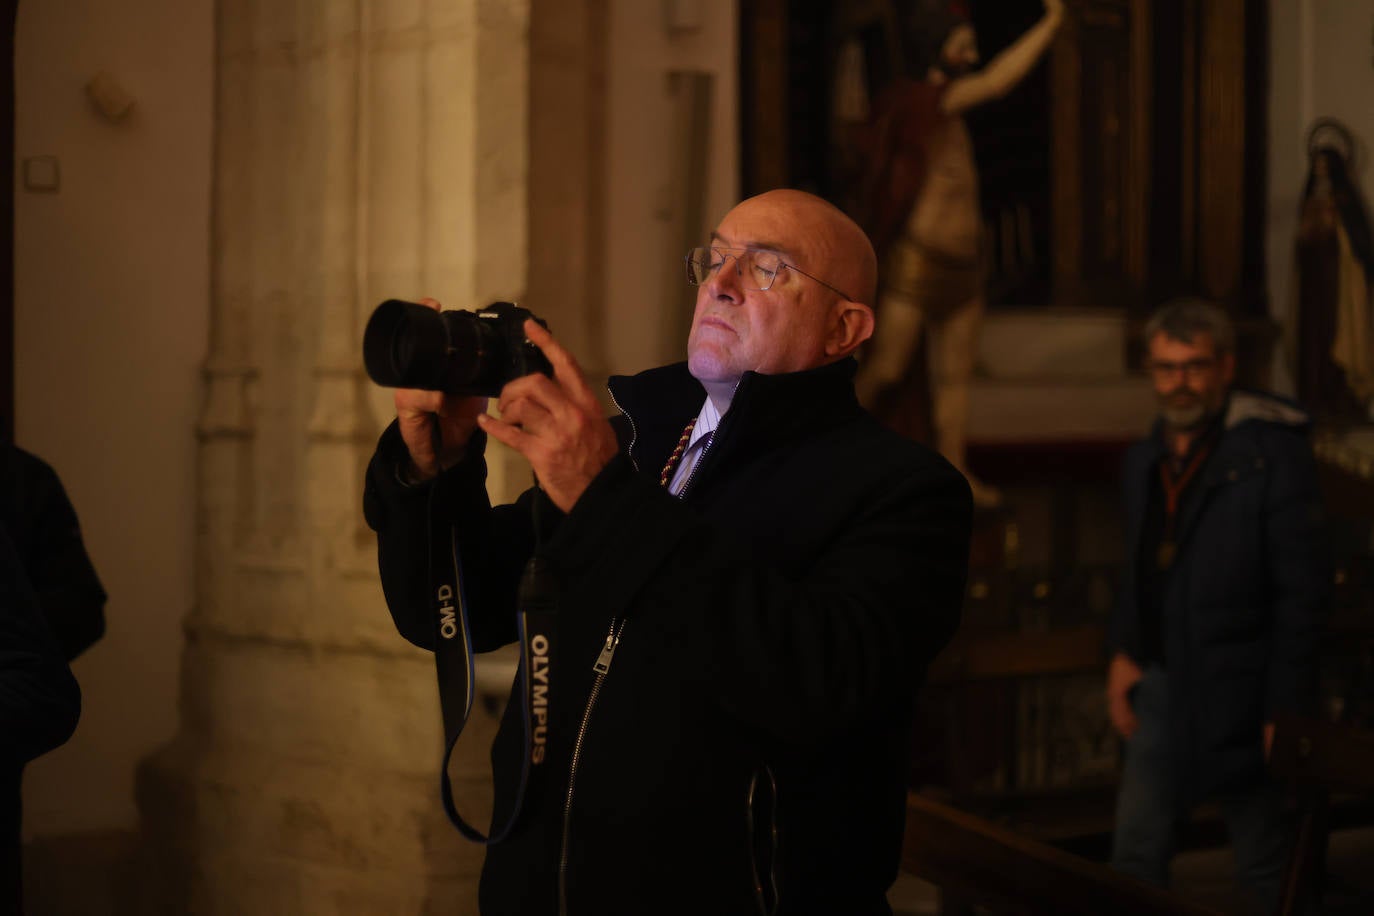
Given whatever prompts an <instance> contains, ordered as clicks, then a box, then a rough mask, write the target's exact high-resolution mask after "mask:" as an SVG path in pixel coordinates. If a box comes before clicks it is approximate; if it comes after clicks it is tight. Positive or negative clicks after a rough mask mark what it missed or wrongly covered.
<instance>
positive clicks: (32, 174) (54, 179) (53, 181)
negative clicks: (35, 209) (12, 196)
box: [24, 156, 62, 192]
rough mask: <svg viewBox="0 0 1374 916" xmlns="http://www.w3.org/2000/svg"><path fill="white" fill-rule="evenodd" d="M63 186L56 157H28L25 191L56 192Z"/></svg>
mask: <svg viewBox="0 0 1374 916" xmlns="http://www.w3.org/2000/svg"><path fill="white" fill-rule="evenodd" d="M61 184H62V172H61V169H60V168H59V166H58V163H57V157H56V156H28V157H27V158H25V159H24V190H26V191H45V192H55V191H57V189H58V188H59V187H60V186H61Z"/></svg>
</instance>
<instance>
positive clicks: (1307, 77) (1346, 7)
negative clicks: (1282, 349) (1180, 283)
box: [1266, 0, 1374, 392]
mask: <svg viewBox="0 0 1374 916" xmlns="http://www.w3.org/2000/svg"><path fill="white" fill-rule="evenodd" d="M1269 16H1270V23H1269V27H1270V37H1271V40H1270V47H1271V59H1270V85H1269V214H1268V220H1269V225H1268V229H1267V250H1266V257H1267V261H1268V273H1269V297H1270V302H1271V303H1272V304H1271V311H1272V313H1273V315H1274V317H1275V319H1277V320H1278V321H1279V322H1280V323H1282V324H1283V325H1284V327H1285V330H1286V331H1287V329H1288V328H1289V327H1290V322H1291V318H1292V311H1293V297H1294V288H1293V241H1294V236H1295V234H1296V232H1297V222H1298V202H1299V199H1300V198H1301V196H1302V186H1303V183H1304V181H1305V180H1306V177H1307V150H1306V146H1305V143H1306V135H1307V129H1308V127H1310V126H1311V124H1312V122H1313V121H1314V120H1316V119H1317V118H1321V117H1335V118H1339V119H1340V120H1341V121H1343V122H1345V125H1346V126H1347V127H1349V128H1350V129H1351V131H1353V132H1354V134H1355V136H1356V137H1357V138H1358V140H1359V143H1360V146H1361V150H1360V159H1361V162H1360V170H1359V172H1358V173H1357V175H1356V176H1355V178H1356V180H1357V182H1358V183H1359V185H1360V187H1361V188H1362V189H1363V191H1364V193H1365V196H1366V200H1368V199H1369V195H1370V194H1371V192H1374V170H1371V169H1370V157H1371V154H1374V62H1371V49H1370V43H1369V36H1370V31H1371V29H1374V0H1270V3H1269ZM1286 339H1289V338H1286ZM1278 362H1279V363H1281V364H1282V365H1280V366H1279V367H1277V371H1276V372H1275V373H1274V378H1275V382H1276V385H1278V386H1279V387H1281V388H1282V389H1283V390H1285V391H1289V392H1291V391H1292V384H1293V383H1292V376H1291V372H1290V371H1289V369H1288V367H1287V365H1286V359H1285V358H1284V357H1283V354H1281V355H1280V359H1279V360H1278Z"/></svg>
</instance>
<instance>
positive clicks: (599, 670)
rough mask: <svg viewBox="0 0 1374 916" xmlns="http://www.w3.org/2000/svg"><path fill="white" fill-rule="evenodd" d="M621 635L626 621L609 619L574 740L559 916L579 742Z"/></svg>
mask: <svg viewBox="0 0 1374 916" xmlns="http://www.w3.org/2000/svg"><path fill="white" fill-rule="evenodd" d="M624 632H625V621H624V620H622V619H621V618H619V617H613V618H611V629H610V632H609V633H607V634H606V644H605V645H604V646H602V647H601V654H600V655H598V656H597V657H596V663H595V664H593V665H592V670H593V671H595V672H596V680H595V681H593V682H592V689H591V692H590V693H589V694H588V695H587V706H586V708H585V709H583V710H582V722H581V724H580V725H578V727H577V740H576V741H574V742H573V752H572V760H571V761H570V762H569V764H568V794H567V797H566V798H565V799H564V801H563V843H562V849H561V850H560V852H559V856H558V913H559V916H567V913H568V850H569V841H568V838H569V835H570V834H571V827H572V803H573V786H574V785H575V784H576V783H577V764H578V761H579V760H580V759H581V758H582V742H583V740H584V739H585V738H586V737H587V725H588V723H590V722H591V718H592V707H593V706H595V705H596V698H597V697H598V696H599V695H600V694H601V685H602V684H603V683H604V682H605V680H606V673H607V672H608V671H610V670H611V659H612V658H613V657H614V656H615V650H616V647H617V646H619V645H620V636H621V634H622V633H624Z"/></svg>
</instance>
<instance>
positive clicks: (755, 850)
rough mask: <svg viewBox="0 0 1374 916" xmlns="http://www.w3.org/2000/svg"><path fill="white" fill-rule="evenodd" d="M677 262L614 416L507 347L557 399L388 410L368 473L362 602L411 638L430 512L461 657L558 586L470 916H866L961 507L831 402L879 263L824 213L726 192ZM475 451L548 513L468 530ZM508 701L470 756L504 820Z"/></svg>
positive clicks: (419, 620) (502, 514)
mask: <svg viewBox="0 0 1374 916" xmlns="http://www.w3.org/2000/svg"><path fill="white" fill-rule="evenodd" d="M686 265H687V277H688V281H689V282H691V283H693V284H695V285H696V286H697V302H696V312H695V317H694V320H693V323H692V330H691V334H690V337H689V339H688V359H687V362H686V363H679V364H676V365H671V366H665V367H661V368H657V369H650V370H648V371H646V372H642V373H640V374H638V375H635V376H632V377H616V378H612V379H611V380H610V389H611V394H612V395H613V397H614V399H615V403H616V405H617V407H619V408H620V410H621V411H622V412H621V414H620V415H619V416H617V417H615V418H613V419H611V420H610V421H607V420H606V419H605V418H604V417H603V415H602V413H601V411H600V409H599V407H598V402H597V399H596V396H595V394H594V393H593V391H592V389H591V387H590V386H589V384H588V383H587V381H586V379H585V378H584V377H583V375H582V373H581V372H580V370H579V369H578V367H577V364H576V363H575V362H574V360H573V358H572V357H571V356H570V355H569V354H568V353H567V351H565V350H564V349H563V348H562V347H561V346H560V345H559V344H558V343H557V342H556V341H555V340H554V339H553V338H552V337H551V336H550V335H549V334H548V332H546V331H545V330H544V329H543V328H541V327H540V326H538V325H537V324H535V323H533V322H529V323H527V324H526V326H525V331H526V333H527V334H528V336H529V339H530V340H531V341H532V342H533V343H534V344H535V345H537V346H538V347H539V348H540V349H541V350H542V351H543V352H544V354H545V355H546V356H547V357H548V359H549V362H550V363H551V365H552V366H553V374H552V377H546V376H543V375H534V376H528V377H526V378H522V379H518V380H516V381H513V382H511V383H510V384H508V385H506V387H505V388H504V390H503V391H502V392H501V396H500V399H499V403H498V407H499V411H500V418H499V419H498V418H496V417H493V416H490V415H488V414H487V413H486V404H485V402H484V401H482V400H481V399H473V398H468V399H464V398H456V397H451V396H443V395H440V394H438V393H436V392H421V391H398V392H397V394H396V408H397V420H396V422H395V423H394V424H393V425H392V426H391V427H390V428H389V429H388V430H387V431H386V433H385V434H384V435H383V436H382V439H381V442H380V443H379V445H378V449H377V453H376V455H375V456H374V458H373V461H372V464H371V466H370V468H369V471H368V475H367V485H366V493H365V508H366V513H367V519H368V523H369V524H370V525H371V526H372V528H373V529H374V530H376V531H377V534H378V548H379V559H380V565H381V572H382V582H383V586H384V588H385V591H386V595H387V601H388V604H389V606H390V608H391V612H392V615H393V617H394V619H395V622H396V625H397V627H398V629H399V630H400V632H401V633H402V635H404V636H405V637H406V638H408V639H409V640H411V641H412V642H414V643H416V644H417V645H420V646H423V647H427V648H433V647H434V645H435V643H436V639H437V637H436V626H435V618H434V615H433V613H432V611H431V608H430V605H429V603H428V596H427V592H426V588H427V582H428V579H427V573H426V562H427V559H428V556H427V553H426V550H425V548H424V531H425V519H426V511H427V507H428V506H433V507H437V509H438V510H441V511H447V512H448V513H449V514H450V516H451V518H452V521H453V530H454V532H455V535H456V538H457V541H458V544H459V552H460V554H461V555H462V562H463V568H464V570H465V572H466V574H467V591H468V596H469V609H470V613H471V615H472V619H473V630H474V640H475V642H476V644H477V647H478V649H479V650H480V649H489V648H495V647H496V646H498V645H501V644H503V643H508V642H511V641H512V640H514V639H516V631H515V627H514V619H515V608H514V593H515V587H516V580H517V578H518V577H519V574H520V570H521V568H522V566H523V564H524V562H525V560H526V558H528V557H529V556H530V554H531V553H532V552H534V551H536V550H537V552H538V555H539V557H540V558H541V560H542V562H543V564H544V565H545V566H546V567H547V568H548V569H549V570H550V572H551V573H552V576H553V580H554V582H555V583H556V590H557V595H558V601H559V611H558V618H557V631H556V639H555V640H554V645H555V646H556V657H555V658H553V659H552V660H551V663H550V670H551V672H552V675H551V679H550V696H551V697H552V699H551V701H550V706H549V725H548V732H547V745H546V747H545V751H546V756H545V757H544V760H543V762H542V764H541V765H540V766H539V767H537V768H536V770H537V771H536V772H535V775H534V776H532V777H531V782H530V786H529V790H528V792H527V793H526V796H525V800H524V810H523V813H522V815H521V818H520V820H519V821H518V822H517V824H516V827H515V829H514V831H513V832H512V834H511V835H510V836H509V837H508V838H507V839H506V840H504V841H503V842H501V843H499V844H497V845H494V846H492V847H490V848H489V850H488V853H487V858H486V863H485V865H484V868H483V872H482V881H481V890H480V894H479V898H480V905H481V912H482V913H483V914H487V916H505V914H540V916H544V914H550V913H570V914H597V916H605V914H616V913H625V914H631V913H633V914H644V913H656V914H658V913H682V914H693V916H698V914H703V913H711V914H740V916H754V914H760V913H781V914H788V913H792V914H801V913H825V914H838V913H843V914H850V916H862V914H886V913H890V909H889V907H888V905H887V903H886V900H885V895H886V891H887V889H888V887H889V886H890V885H891V883H892V881H893V880H894V878H895V876H896V872H897V864H898V854H899V849H900V845H901V839H902V827H903V820H904V810H905V792H906V777H907V772H908V741H909V738H910V730H911V711H912V700H913V694H914V691H915V689H916V687H917V685H918V684H919V682H920V680H921V678H922V676H923V674H924V671H925V667H926V665H927V663H928V662H929V661H930V659H931V658H932V657H933V656H934V655H935V653H936V652H938V651H939V650H940V648H941V647H942V646H943V645H944V644H945V642H946V641H947V640H948V639H949V637H950V636H951V634H952V633H953V631H954V629H955V627H956V625H957V622H958V617H959V608H960V602H961V599H962V594H963V588H964V578H965V572H966V560H967V555H968V542H969V524H970V515H971V497H970V494H969V488H968V485H967V484H966V483H965V481H964V479H963V478H962V477H961V476H960V475H959V474H958V473H957V472H956V471H955V470H954V469H953V468H952V467H951V466H950V465H949V464H948V463H947V462H946V461H945V460H944V459H942V458H940V457H939V456H938V455H936V454H935V453H934V452H931V451H929V450H926V449H924V448H922V447H920V446H918V445H915V444H913V443H910V442H907V441H906V440H903V439H901V438H899V437H898V436H896V435H895V434H893V433H891V432H889V431H888V430H886V429H885V428H884V427H883V426H881V425H880V424H879V423H877V422H876V421H875V420H874V419H873V418H872V417H871V416H870V415H869V414H867V413H866V412H865V411H864V410H863V409H862V408H861V407H860V406H859V404H858V401H857V400H856V398H855V396H854V386H853V377H854V372H855V362H854V358H853V354H854V351H855V350H856V349H857V348H858V347H859V345H860V344H861V343H863V341H864V340H865V339H867V338H868V337H869V335H870V334H871V333H872V331H873V311H872V309H871V308H870V303H871V302H872V298H873V288H874V282H875V281H874V277H875V258H874V254H873V249H872V246H871V245H870V244H869V242H868V239H867V238H866V237H865V236H864V234H863V232H862V231H860V230H859V228H858V227H857V226H856V225H855V224H854V223H853V222H851V221H850V220H849V219H848V218H847V217H846V216H844V215H843V214H842V213H841V212H840V211H839V210H837V209H835V208H834V207H832V206H831V205H830V204H828V203H826V202H824V201H822V200H820V199H819V198H816V197H813V196H811V195H809V194H804V193H801V192H797V191H773V192H769V193H767V194H763V195H760V196H758V197H754V198H750V199H749V200H746V201H744V202H743V203H741V204H740V205H739V206H737V207H735V208H734V209H733V210H731V211H730V213H729V214H727V215H726V217H725V219H724V220H722V221H721V223H720V225H719V227H718V228H717V229H716V231H715V232H714V233H712V236H711V239H710V243H709V245H707V246H705V247H702V248H697V249H694V250H693V251H692V252H690V253H689V254H688V256H687V259H686ZM431 304H432V305H434V307H437V303H431ZM488 436H489V437H491V438H495V439H497V440H499V441H501V442H504V443H506V444H507V445H509V446H511V447H512V448H514V449H516V450H518V451H519V452H520V453H521V454H523V455H524V456H525V457H526V458H527V459H528V460H529V462H530V464H531V465H532V466H533V468H534V471H535V473H536V475H537V476H538V479H539V480H540V482H541V483H542V484H543V494H542V495H541V494H536V493H527V494H526V495H525V496H524V497H522V498H521V500H520V501H519V502H517V503H516V504H515V505H511V506H500V507H497V508H490V507H489V506H488V503H487V500H486V494H485V492H484V489H483V479H484V472H485V467H484V464H483V460H482V450H483V442H484V439H485V438H486V437H488ZM544 500H547V503H548V505H546V506H545V507H544V510H543V511H540V512H538V513H534V507H535V506H536V504H538V503H540V502H542V501H544ZM534 514H537V515H539V516H541V517H542V519H543V521H542V523H541V527H542V528H543V529H545V530H544V531H543V532H542V535H541V537H540V539H539V543H538V545H537V546H536V533H535V531H534V521H533V519H532V515H534ZM521 708H522V707H521V703H520V699H519V697H516V696H513V699H512V703H511V704H510V706H509V707H508V711H507V715H506V717H505V719H504V721H503V723H502V727H501V730H500V733H499V734H498V736H497V739H496V744H495V747H494V749H493V752H492V754H493V758H492V759H493V762H494V766H495V772H496V782H497V786H496V791H497V798H498V803H497V808H498V811H503V810H509V808H510V806H511V805H512V804H513V802H512V800H511V798H510V796H511V793H512V792H513V791H514V789H513V787H514V785H515V783H516V782H517V778H518V776H519V773H520V767H521V757H522V754H523V753H524V748H523V743H522V742H523V734H522V731H521V728H520V725H521V722H520V715H519V714H520V712H521Z"/></svg>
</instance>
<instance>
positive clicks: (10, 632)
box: [0, 524, 81, 914]
mask: <svg viewBox="0 0 1374 916" xmlns="http://www.w3.org/2000/svg"><path fill="white" fill-rule="evenodd" d="M80 714H81V690H80V688H78V687H77V684H76V679H75V678H73V677H72V673H71V670H70V669H69V668H68V667H67V661H66V659H65V658H64V657H63V654H62V649H61V647H60V646H59V645H58V642H57V639H56V637H55V636H54V635H53V632H52V629H51V628H50V627H49V626H48V621H47V619H46V618H45V617H44V616H43V609H42V607H41V606H40V605H39V603H38V598H37V596H36V595H35V594H34V591H33V588H32V587H31V586H30V585H29V580H28V577H27V576H26V575H25V573H24V568H23V566H22V565H21V564H20V561H19V552H18V551H17V550H16V549H15V547H14V544H13V542H12V541H11V540H10V536H9V531H8V529H7V528H6V526H5V525H3V524H0V914H8V913H19V912H21V908H20V903H19V778H20V773H21V772H22V771H23V768H24V764H26V763H28V762H29V761H30V760H32V759H34V758H35V757H37V756H38V755H39V754H42V753H45V752H47V751H50V750H52V749H53V748H55V747H57V746H58V745H59V744H61V743H62V742H64V741H66V740H67V739H68V738H69V737H71V734H72V730H73V729H75V728H76V720H77V717H78V716H79V715H80Z"/></svg>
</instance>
